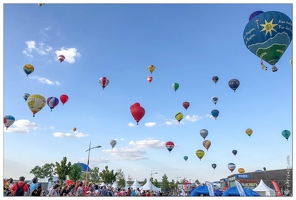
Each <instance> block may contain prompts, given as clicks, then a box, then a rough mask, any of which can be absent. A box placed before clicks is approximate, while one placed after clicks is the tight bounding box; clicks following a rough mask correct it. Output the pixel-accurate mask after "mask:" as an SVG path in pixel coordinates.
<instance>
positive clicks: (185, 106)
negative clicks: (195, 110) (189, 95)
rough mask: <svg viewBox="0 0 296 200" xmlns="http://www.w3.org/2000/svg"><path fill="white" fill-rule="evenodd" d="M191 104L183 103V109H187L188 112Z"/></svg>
mask: <svg viewBox="0 0 296 200" xmlns="http://www.w3.org/2000/svg"><path fill="white" fill-rule="evenodd" d="M189 106H190V103H189V102H188V101H184V102H183V107H184V108H185V110H187V108H189Z"/></svg>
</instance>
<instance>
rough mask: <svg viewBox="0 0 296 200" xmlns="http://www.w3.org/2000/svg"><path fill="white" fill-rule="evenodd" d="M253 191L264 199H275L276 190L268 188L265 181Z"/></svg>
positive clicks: (261, 181)
mask: <svg viewBox="0 0 296 200" xmlns="http://www.w3.org/2000/svg"><path fill="white" fill-rule="evenodd" d="M253 191H255V192H257V193H258V194H260V196H263V197H275V190H274V189H271V188H270V187H268V186H267V185H266V184H265V183H264V182H263V180H262V179H261V180H260V183H259V185H258V186H257V187H256V188H254V189H253Z"/></svg>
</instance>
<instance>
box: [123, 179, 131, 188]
mask: <svg viewBox="0 0 296 200" xmlns="http://www.w3.org/2000/svg"><path fill="white" fill-rule="evenodd" d="M129 187H130V186H129V184H128V183H127V182H126V181H125V187H124V189H125V190H128V188H129Z"/></svg>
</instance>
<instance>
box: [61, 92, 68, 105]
mask: <svg viewBox="0 0 296 200" xmlns="http://www.w3.org/2000/svg"><path fill="white" fill-rule="evenodd" d="M60 100H61V102H62V104H63V105H64V104H65V103H66V102H67V101H68V100H69V97H68V95H66V94H62V95H61V96H60Z"/></svg>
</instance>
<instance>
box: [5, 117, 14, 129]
mask: <svg viewBox="0 0 296 200" xmlns="http://www.w3.org/2000/svg"><path fill="white" fill-rule="evenodd" d="M14 122H15V118H14V117H13V116H12V115H6V116H5V117H4V118H3V123H4V125H5V127H6V130H7V129H8V128H9V127H10V126H11V125H12V124H13V123H14Z"/></svg>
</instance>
